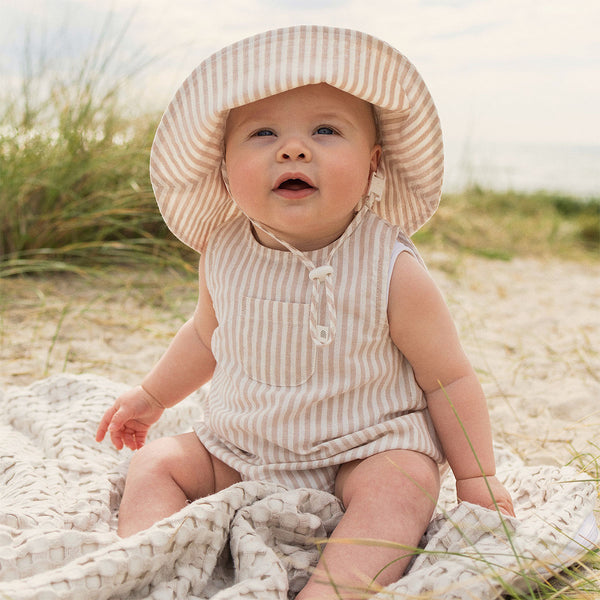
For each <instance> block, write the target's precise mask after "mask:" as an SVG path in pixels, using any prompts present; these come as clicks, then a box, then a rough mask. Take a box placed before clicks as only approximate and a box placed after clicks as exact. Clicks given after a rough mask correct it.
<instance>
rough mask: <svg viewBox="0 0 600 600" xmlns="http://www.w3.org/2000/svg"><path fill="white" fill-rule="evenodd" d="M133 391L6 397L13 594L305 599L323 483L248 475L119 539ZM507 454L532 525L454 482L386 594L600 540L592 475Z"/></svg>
mask: <svg viewBox="0 0 600 600" xmlns="http://www.w3.org/2000/svg"><path fill="white" fill-rule="evenodd" d="M124 389H125V388H124V387H123V386H121V385H119V384H116V383H114V382H112V381H108V380H106V379H102V378H99V377H93V376H69V375H62V376H55V377H51V378H49V379H45V380H41V381H39V382H37V383H35V384H33V385H31V386H29V387H24V388H10V389H7V390H4V392H2V391H0V599H2V600H4V599H11V600H17V599H23V600H24V599H29V598H35V599H44V600H45V599H54V598H69V599H82V600H83V599H84V600H91V599H96V598H98V599H100V598H107V599H108V598H111V599H120V598H121V599H128V600H133V599H136V598H140V599H141V598H152V599H155V600H167V599H184V598H185V599H206V598H212V599H213V600H224V599H233V598H241V599H244V600H249V599H257V600H270V599H285V598H288V597H293V595H294V593H295V592H296V591H298V590H299V589H300V588H301V587H302V585H303V584H304V582H305V581H306V578H307V574H308V572H309V570H310V568H311V565H314V564H315V562H316V559H317V555H318V552H317V550H316V549H315V546H314V543H313V539H314V538H323V537H325V536H327V535H328V534H329V533H330V532H331V530H332V529H333V527H334V526H335V524H336V523H337V521H338V520H339V518H340V516H341V511H340V506H339V504H338V502H337V500H336V499H335V498H334V497H332V496H330V495H329V494H326V493H324V492H318V491H313V490H296V491H287V490H285V489H284V488H282V487H280V486H277V485H275V484H267V483H259V482H255V483H243V484H238V485H236V486H233V487H232V488H229V489H228V490H225V491H223V492H221V493H219V494H215V495H214V496H211V497H208V498H205V499H203V500H199V501H197V502H194V503H192V504H190V505H188V506H187V507H186V508H185V509H183V510H182V511H181V512H179V513H178V514H176V515H173V516H172V517H170V518H168V519H165V520H164V521H161V522H160V523H157V524H156V525H154V526H153V527H151V528H150V529H149V530H147V531H144V532H141V533H139V534H137V535H135V536H133V537H131V538H128V539H120V538H119V537H118V536H117V535H116V533H115V528H116V515H117V511H118V507H119V500H120V495H121V492H122V489H123V483H124V477H125V473H126V468H127V454H126V453H121V454H119V453H117V452H116V451H115V450H114V449H113V448H112V447H111V446H110V444H108V443H106V442H105V443H103V444H97V443H96V442H95V441H94V434H95V428H96V424H97V423H98V420H99V418H100V416H101V414H102V413H103V411H104V410H105V408H106V407H107V406H108V405H109V403H111V402H112V401H113V399H114V397H115V396H116V395H118V394H119V393H120V392H122V391H123V390H124ZM201 400H202V394H201V393H199V394H197V395H195V396H193V397H191V398H188V399H187V400H185V401H184V402H183V403H181V404H180V405H178V406H177V407H176V408H174V409H170V410H169V411H167V413H166V414H165V415H164V416H163V419H162V420H161V421H160V422H159V423H158V424H157V425H156V426H155V428H154V436H155V437H156V436H157V435H169V434H174V433H178V432H182V431H188V430H190V429H191V423H192V421H193V419H194V415H197V414H198V406H197V405H198V402H201ZM498 463H499V475H500V477H501V479H502V480H503V481H504V483H505V484H506V485H507V486H508V488H509V489H510V491H511V493H512V494H513V498H514V500H515V505H516V511H517V515H518V519H501V518H500V517H499V516H498V515H497V514H496V513H494V512H492V511H486V510H483V509H481V508H479V507H476V506H472V505H466V504H462V505H458V506H457V505H456V501H455V498H454V497H453V493H452V488H453V485H452V481H451V480H448V481H447V482H446V484H445V485H444V489H443V493H442V497H441V500H440V507H439V512H438V514H437V516H436V517H435V518H434V520H433V521H432V523H431V525H430V527H429V529H428V531H427V532H426V535H425V537H424V538H423V541H422V545H423V549H422V550H421V552H420V553H419V554H418V555H417V557H416V558H415V560H414V562H413V564H412V566H411V569H410V571H409V572H408V574H407V575H406V576H405V577H403V578H402V579H401V580H400V581H399V582H397V583H396V584H395V585H393V586H391V587H390V588H388V589H387V590H386V591H385V592H384V593H381V594H380V597H381V598H390V597H393V598H396V597H397V598H411V597H414V596H417V595H419V594H428V593H431V595H432V597H437V598H440V597H443V598H446V599H452V598H478V599H481V600H484V599H488V598H498V597H500V596H501V595H502V593H503V592H504V590H506V589H514V588H517V589H518V588H526V587H527V586H529V585H530V584H529V581H530V575H531V574H532V573H533V572H534V571H538V572H542V573H545V574H546V575H549V574H550V573H551V572H552V570H553V569H554V568H555V567H560V566H566V565H568V564H570V563H572V562H573V561H575V560H577V559H578V558H579V557H581V556H582V555H583V554H584V553H585V550H586V548H588V547H592V546H594V544H595V542H596V540H597V536H598V533H597V529H596V527H595V522H594V519H593V514H592V510H593V507H594V503H595V499H596V490H595V486H594V485H593V484H592V483H590V482H588V481H586V479H587V478H586V477H585V476H584V475H582V474H579V473H577V472H576V471H574V470H572V469H570V468H556V467H550V466H546V467H525V466H523V465H522V464H521V463H520V462H519V461H518V460H517V459H516V458H515V457H514V456H512V455H511V454H510V453H508V452H506V451H503V450H499V451H498ZM391 591H393V592H394V594H390V592H391ZM419 597H421V596H419ZM426 597H428V596H426Z"/></svg>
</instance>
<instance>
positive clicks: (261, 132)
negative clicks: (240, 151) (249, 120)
mask: <svg viewBox="0 0 600 600" xmlns="http://www.w3.org/2000/svg"><path fill="white" fill-rule="evenodd" d="M254 135H255V136H257V137H266V136H268V135H275V134H274V133H273V132H272V131H271V130H270V129H259V130H258V131H257V132H255V134H254Z"/></svg>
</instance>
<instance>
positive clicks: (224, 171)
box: [221, 154, 232, 198]
mask: <svg viewBox="0 0 600 600" xmlns="http://www.w3.org/2000/svg"><path fill="white" fill-rule="evenodd" d="M221 179H222V180H223V184H224V185H225V189H226V190H227V193H228V194H229V197H230V198H231V197H232V196H231V189H230V187H229V175H228V174H227V165H226V164H225V154H223V158H222V159H221Z"/></svg>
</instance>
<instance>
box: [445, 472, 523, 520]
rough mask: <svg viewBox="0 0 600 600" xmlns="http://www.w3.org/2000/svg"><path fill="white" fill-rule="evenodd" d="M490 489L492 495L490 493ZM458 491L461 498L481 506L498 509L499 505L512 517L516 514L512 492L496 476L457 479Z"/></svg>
mask: <svg viewBox="0 0 600 600" xmlns="http://www.w3.org/2000/svg"><path fill="white" fill-rule="evenodd" d="M486 479H487V483H486ZM488 486H489V488H488ZM490 489H491V491H492V495H490ZM456 493H457V495H458V499H459V500H464V501H465V502H470V503H471V504H479V506H483V507H484V508H489V509H491V510H496V506H498V508H499V509H500V510H501V511H502V512H503V513H505V514H507V515H509V516H511V517H514V516H515V510H514V508H513V503H512V499H511V497H510V494H509V493H508V491H507V490H506V488H505V487H504V486H503V485H502V484H501V483H500V482H499V481H498V479H496V477H495V476H488V477H485V478H484V477H483V476H480V477H470V478H469V479H458V480H457V481H456ZM494 501H495V502H494Z"/></svg>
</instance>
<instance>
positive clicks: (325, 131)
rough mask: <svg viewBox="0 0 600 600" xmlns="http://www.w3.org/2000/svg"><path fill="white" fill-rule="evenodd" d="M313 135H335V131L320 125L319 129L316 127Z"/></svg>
mask: <svg viewBox="0 0 600 600" xmlns="http://www.w3.org/2000/svg"><path fill="white" fill-rule="evenodd" d="M315 133H317V134H318V135H335V129H333V128H332V127H327V126H326V125H321V127H317V129H316V131H315Z"/></svg>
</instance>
